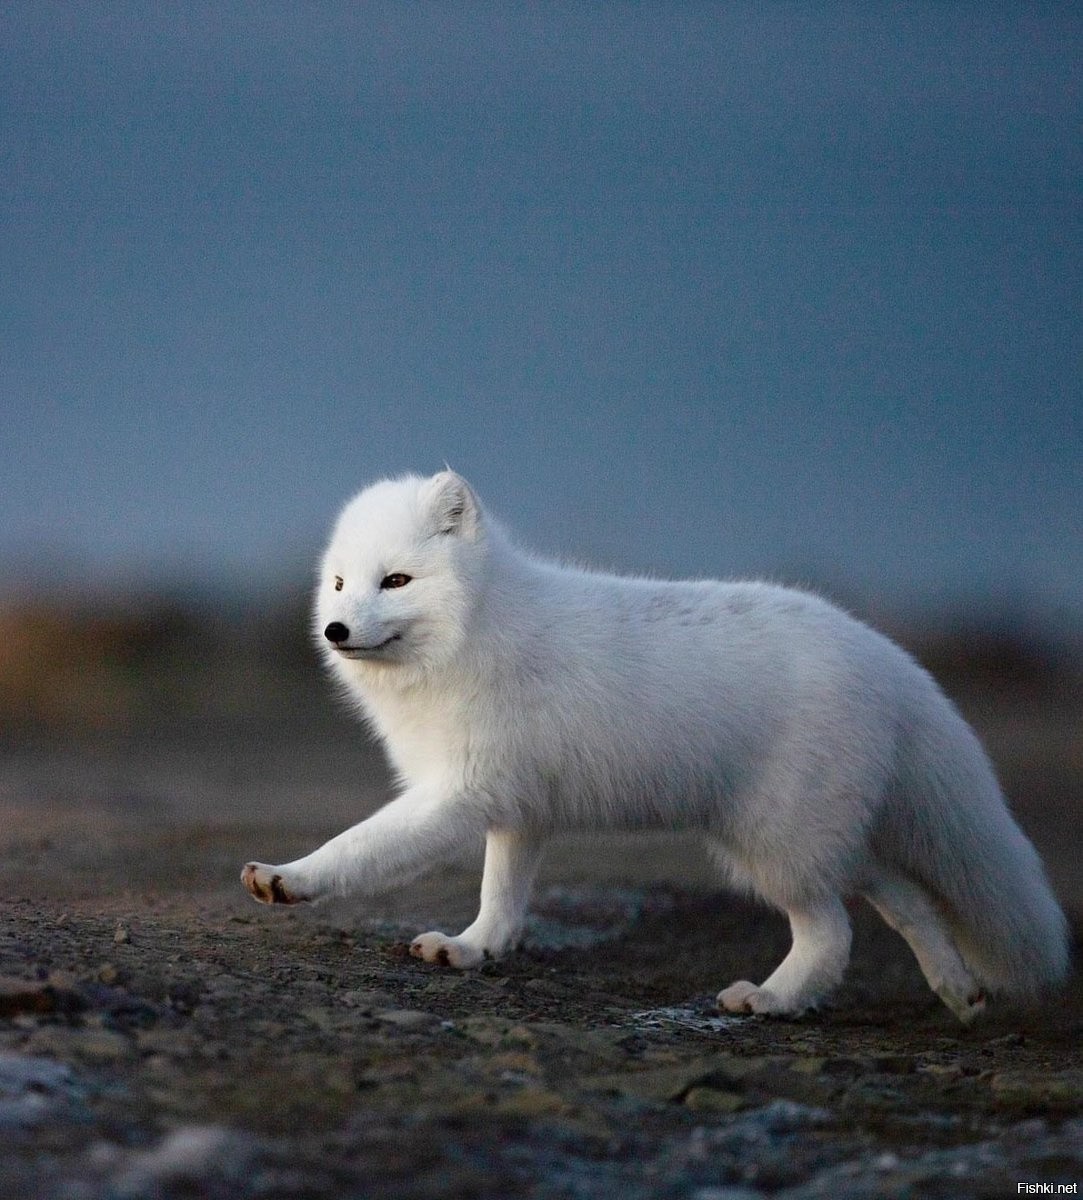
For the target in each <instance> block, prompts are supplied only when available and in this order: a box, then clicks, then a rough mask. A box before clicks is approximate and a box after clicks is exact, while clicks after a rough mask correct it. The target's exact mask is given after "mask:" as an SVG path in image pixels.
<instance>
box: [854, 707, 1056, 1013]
mask: <svg viewBox="0 0 1083 1200" xmlns="http://www.w3.org/2000/svg"><path fill="white" fill-rule="evenodd" d="M932 715H933V719H932V720H931V721H927V722H922V723H921V725H920V728H919V729H918V730H916V731H915V732H914V733H913V734H912V735H911V737H910V739H909V742H908V744H907V745H906V746H905V747H904V748H903V753H902V754H901V755H900V770H899V772H898V774H897V777H896V788H897V790H896V791H895V794H894V795H893V796H892V797H891V799H890V801H889V803H888V805H887V806H886V807H885V810H884V812H883V814H882V817H883V820H882V822H881V825H880V827H879V828H878V830H877V835H876V842H877V852H878V853H879V854H882V855H883V856H884V858H885V859H886V860H887V861H889V862H892V863H894V864H895V865H897V866H899V867H901V868H902V869H903V870H904V871H905V872H906V873H907V874H908V875H909V876H910V877H911V878H913V879H915V880H917V881H918V882H920V883H921V884H923V885H924V886H925V887H926V888H927V889H928V891H929V892H930V893H931V894H932V895H933V897H934V898H935V900H936V901H937V903H938V906H939V907H940V909H941V911H942V913H943V916H944V919H945V921H946V923H947V924H948V926H949V928H950V929H951V932H952V935H953V937H954V940H955V943H956V946H957V947H958V950H959V953H960V954H961V955H962V957H963V959H964V961H965V962H966V964H967V966H968V967H969V968H970V970H971V972H972V973H973V974H974V976H975V977H976V978H977V979H978V980H979V981H980V982H981V983H982V985H983V986H984V987H985V988H987V989H988V990H989V991H990V992H996V993H1001V994H1004V995H1006V996H1010V997H1013V998H1016V999H1020V1000H1030V999H1033V998H1035V997H1036V996H1037V995H1038V994H1040V993H1041V992H1043V991H1045V990H1046V989H1048V988H1050V987H1052V986H1054V985H1055V984H1057V983H1058V982H1059V981H1060V980H1061V979H1063V977H1064V975H1065V974H1066V973H1067V970H1068V965H1069V946H1068V924H1067V921H1066V920H1065V918H1064V914H1063V912H1061V909H1060V906H1059V905H1058V903H1057V901H1056V899H1055V897H1054V895H1053V891H1052V889H1051V888H1050V886H1049V882H1048V880H1047V879H1046V875H1045V870H1044V868H1043V866H1042V862H1041V859H1040V858H1039V857H1038V853H1037V851H1036V850H1035V849H1034V847H1033V846H1032V845H1031V844H1030V842H1029V841H1028V840H1027V838H1026V836H1025V835H1024V834H1023V832H1022V830H1021V829H1020V828H1019V826H1018V825H1017V824H1016V823H1015V821H1014V820H1013V818H1012V815H1011V813H1010V812H1009V811H1008V808H1007V806H1006V805H1005V803H1004V798H1003V796H1002V794H1001V791H1000V787H999V785H998V783H997V781H996V777H995V775H994V773H993V769H992V767H991V766H990V764H989V760H988V758H987V757H986V755H985V752H984V750H982V748H981V745H980V744H979V742H978V740H977V738H976V737H975V736H974V734H973V732H972V731H971V729H970V727H969V726H968V725H967V724H966V722H965V721H964V720H963V719H962V717H960V716H959V714H958V713H957V712H956V711H955V710H954V708H953V707H952V706H951V704H950V703H949V702H948V701H947V700H946V699H944V697H943V696H940V695H937V697H936V704H935V707H934V709H933V714H932Z"/></svg>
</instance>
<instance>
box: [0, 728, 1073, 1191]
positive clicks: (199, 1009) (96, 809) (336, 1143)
mask: <svg viewBox="0 0 1083 1200" xmlns="http://www.w3.org/2000/svg"><path fill="white" fill-rule="evenodd" d="M346 729H347V726H346V724H345V722H342V731H345V730H346ZM1001 732H1002V734H1003V738H1004V739H1006V740H1007V741H1010V739H1011V737H1013V736H1016V735H1017V734H1018V737H1019V738H1020V739H1021V743H1020V744H1022V743H1023V742H1025V741H1026V736H1025V734H1021V733H1019V732H1018V730H1017V731H1016V733H1015V734H1013V733H1012V732H1011V731H1010V730H1008V731H1001ZM332 736H334V737H339V736H342V734H341V732H335V733H334V734H333V735H332ZM1064 744H1065V745H1068V742H1067V741H1066V742H1065V743H1064ZM1062 758H1063V756H1062ZM1020 761H1021V760H1020ZM1058 761H1060V760H1058ZM1065 763H1067V766H1065V765H1064V764H1065ZM1024 765H1025V764H1024ZM1022 769H1023V768H1022V767H1020V770H1022ZM1078 782H1079V780H1078V777H1077V776H1076V774H1075V765H1074V759H1070V755H1069V758H1067V759H1064V760H1063V762H1061V768H1060V773H1059V774H1058V773H1057V771H1052V772H1051V773H1047V774H1046V775H1045V776H1044V782H1043V783H1042V785H1041V787H1039V788H1037V789H1035V788H1031V789H1030V791H1029V793H1028V794H1029V796H1030V803H1031V805H1032V807H1031V809H1029V810H1028V812H1029V813H1030V819H1029V823H1028V828H1030V829H1031V830H1032V832H1033V833H1034V834H1035V836H1036V838H1037V839H1038V841H1039V844H1040V845H1041V846H1042V849H1043V851H1044V852H1045V853H1046V854H1047V856H1048V857H1050V860H1051V867H1052V868H1053V875H1054V879H1055V881H1056V883H1057V886H1058V888H1059V890H1060V891H1061V893H1062V895H1065V894H1066V892H1071V895H1066V900H1067V901H1068V904H1069V908H1070V909H1071V911H1072V912H1073V915H1074V916H1075V917H1077V918H1078V912H1079V909H1078V907H1077V906H1076V903H1075V901H1076V898H1077V895H1078V893H1076V892H1074V891H1072V889H1073V888H1074V887H1075V882H1076V879H1077V871H1078V863H1079V838H1078V832H1077V821H1076V818H1075V813H1076V812H1077V811H1078V808H1077V807H1075V796H1074V795H1073V796H1072V798H1071V800H1072V803H1071V804H1069V803H1068V800H1067V799H1066V798H1065V795H1066V792H1065V789H1069V788H1074V787H1076V786H1077V784H1078ZM386 786H387V783H386V778H385V777H384V776H383V774H382V773H381V771H380V768H379V766H378V763H377V762H376V761H375V760H374V759H373V757H372V755H371V753H370V752H369V751H368V750H365V749H364V748H362V747H361V746H360V743H359V741H358V740H357V739H356V738H352V739H344V741H343V744H342V746H341V748H340V749H338V750H336V753H335V754H334V755H330V756H329V755H328V754H327V744H326V743H325V742H316V741H312V742H309V741H305V740H303V739H297V738H292V739H291V738H290V737H289V736H287V735H286V734H285V733H283V732H282V731H279V732H278V733H277V734H276V735H275V736H274V737H273V738H271V737H269V736H268V735H266V733H264V732H260V733H259V735H258V736H251V735H250V733H249V734H246V733H245V732H244V731H243V730H241V731H238V730H232V731H226V732H222V731H218V732H216V733H213V734H212V733H208V732H206V731H203V732H201V733H199V734H198V736H196V735H194V734H193V733H192V731H188V732H186V733H184V734H183V736H182V735H180V734H178V735H177V736H176V737H175V738H173V739H172V740H171V739H169V738H163V737H162V736H160V735H159V736H157V737H155V738H146V737H142V736H136V735H131V736H127V737H124V736H110V737H102V738H99V739H92V740H90V741H85V742H82V743H80V744H78V745H76V744H72V743H69V742H66V741H61V740H58V739H55V738H54V739H44V740H43V739H41V738H38V739H36V740H35V739H33V738H31V739H24V740H22V741H20V742H18V743H15V742H12V743H11V744H10V745H8V746H6V747H4V753H3V755H2V756H0V976H2V977H3V978H2V979H0V1147H2V1149H0V1196H3V1197H5V1198H6V1197H11V1198H13V1200H14V1198H18V1197H24V1196H25V1197H37V1196H41V1197H47V1198H50V1200H54V1198H55V1200H59V1198H64V1200H104V1198H106V1197H108V1198H110V1200H118V1198H125V1200H128V1198H130V1200H143V1198H148V1200H149V1198H158V1197H182V1196H209V1197H217V1196H222V1197H226V1196H228V1197H229V1198H230V1200H246V1198H248V1197H252V1198H255V1197H301V1196H304V1197H325V1196H326V1197H331V1196H335V1197H342V1196H364V1197H376V1198H378V1197H395V1198H400V1197H402V1198H418V1200H421V1198H428V1197H434V1198H435V1197H441V1198H450V1197H515V1196H520V1195H522V1196H534V1197H544V1198H546V1200H548V1198H554V1200H555V1198H557V1197H560V1198H569V1200H571V1198H575V1200H594V1198H597V1200H602V1198H609V1197H618V1196H619V1197H622V1198H627V1200H638V1198H640V1197H643V1198H647V1197H651V1198H655V1197H663V1198H669V1197H673V1198H677V1197H681V1198H688V1200H723V1198H727V1200H738V1198H748V1197H755V1196H785V1197H794V1198H797V1197H802V1198H803V1197H810V1198H811V1197H821V1196H822V1197H863V1196H870V1197H872V1196H877V1197H880V1196H917V1195H920V1196H923V1197H924V1196H941V1195H942V1196H945V1197H947V1196H952V1197H957V1196H989V1197H992V1196H1014V1195H1016V1194H1018V1193H1017V1185H1018V1184H1020V1183H1043V1184H1070V1185H1078V1184H1080V1183H1081V1182H1083V1051H1081V1037H1080V1035H1081V1032H1083V1002H1081V999H1080V993H1079V987H1078V983H1079V980H1078V977H1076V978H1074V979H1073V980H1072V983H1071V985H1070V987H1069V988H1068V989H1067V990H1066V992H1065V993H1064V994H1063V995H1062V996H1059V997H1057V998H1056V999H1055V1000H1052V1001H1050V1002H1049V1003H1048V1004H1047V1005H1046V1006H1044V1007H1042V1008H1041V1009H1039V1010H1037V1011H1035V1012H1031V1013H1028V1014H1020V1013H1013V1012H1001V1011H994V1012H993V1013H992V1014H991V1016H990V1017H989V1018H988V1019H986V1020H985V1021H984V1022H982V1023H980V1024H978V1025H976V1026H973V1027H969V1028H964V1027H963V1026H961V1025H959V1024H958V1023H957V1022H956V1021H955V1019H954V1018H953V1017H952V1016H951V1015H950V1014H949V1013H948V1012H947V1011H946V1010H945V1009H944V1008H943V1007H942V1006H941V1005H940V1004H939V1003H938V1002H937V1001H936V1000H935V999H934V998H933V997H932V996H931V994H930V993H929V992H928V990H927V989H926V987H925V985H924V983H923V981H922V979H921V976H920V974H919V973H918V971H917V969H916V966H915V965H914V963H913V961H912V959H911V957H910V955H909V952H908V950H907V949H906V947H905V945H904V944H903V943H902V942H901V941H900V940H899V939H898V938H897V937H896V936H895V935H894V934H892V933H890V932H889V931H888V930H887V929H886V928H884V927H883V926H882V925H881V924H880V923H879V922H878V921H877V920H876V919H875V918H874V917H873V916H871V914H869V913H867V912H865V911H864V910H855V922H856V929H857V936H856V941H855V952H854V961H853V964H852V967H851V971H850V973H849V976H848V979H847V982H846V984H845V986H844V987H843V989H842V990H841V992H840V993H839V994H838V996H837V998H836V1001H835V1003H834V1005H833V1006H832V1007H831V1008H830V1009H829V1010H827V1011H824V1012H821V1013H819V1014H816V1015H812V1016H809V1017H807V1018H805V1019H803V1020H801V1021H777V1020H765V1019H762V1018H752V1017H747V1018H745V1017H722V1016H720V1015H719V1014H718V1013H717V1012H716V1011H715V1010H714V1006H713V996H714V994H715V993H716V992H717V990H718V989H719V987H721V986H722V985H724V984H726V983H729V982H731V981H732V980H733V979H735V978H753V979H755V978H757V977H759V976H762V975H766V974H767V973H768V972H769V971H770V969H771V968H772V967H773V965H775V963H776V962H777V960H778V959H779V958H780V957H781V955H782V953H783V952H784V950H785V948H786V944H787V938H786V929H785V925H784V923H783V921H782V920H781V919H780V918H779V917H778V916H777V915H775V914H773V913H771V912H769V911H766V910H764V909H761V908H757V907H754V906H751V905H748V904H746V903H743V902H740V901H737V900H734V899H733V898H732V897H730V896H727V895H725V894H722V893H720V892H718V891H717V890H716V888H715V886H714V884H713V883H712V880H711V877H710V874H709V871H708V868H707V864H706V862H705V860H703V859H702V858H701V857H699V852H698V851H697V849H696V848H695V847H694V846H692V845H690V844H688V843H685V842H683V841H681V840H680V839H646V840H634V839H608V840H604V841H591V842H575V841H568V842H566V843H562V844H560V845H558V846H556V847H554V849H553V852H552V853H551V854H550V856H549V859H548V861H547V865H546V871H545V874H544V876H543V878H542V881H541V884H540V886H539V890H538V894H537V898H536V902H535V904H534V907H533V910H532V921H531V927H530V936H529V939H528V942H527V945H526V946H525V948H524V949H523V950H522V952H520V953H519V954H517V955H515V956H513V957H511V958H509V959H507V960H505V961H502V962H497V963H490V964H487V965H486V966H485V967H484V968H482V969H481V970H480V971H477V972H475V973H470V974H457V973H454V972H450V971H448V970H447V969H444V968H439V967H433V966H427V965H425V964H422V963H419V962H418V961H416V960H414V959H412V958H410V957H409V956H408V954H407V953H406V949H405V944H406V942H407V941H408V939H409V938H410V937H412V936H413V935H414V934H415V933H417V932H418V931H420V930H424V929H429V928H452V929H454V927H455V926H456V925H457V924H461V923H465V922H466V921H468V920H469V918H470V917H471V916H472V913H471V911H470V910H471V906H472V904H473V903H474V899H475V895H476V888H477V880H478V864H477V863H476V862H466V863H462V864H455V865H453V866H452V867H450V868H447V869H444V870H442V871H440V872H439V873H437V874H436V875H434V876H433V877H432V878H431V879H429V880H428V881H424V882H422V883H419V884H414V885H412V886H410V887H408V888H405V889H403V890H402V891H401V892H400V893H399V894H397V895H396V896H395V897H392V898H389V899H388V900H387V901H386V902H383V903H381V905H379V906H368V907H366V908H359V907H353V908H351V907H347V906H336V907H331V908H319V909H301V908H295V909H273V910H272V909H266V908H262V907H259V906H257V905H255V904H254V903H253V902H252V901H251V900H250V899H249V898H248V897H247V896H246V895H245V894H244V893H243V892H242V891H241V888H240V885H239V882H238V879H237V875H238V872H239V868H240V865H241V864H242V863H243V862H244V861H246V860H247V859H248V858H251V857H258V858H263V859H265V860H266V861H283V860H285V859H286V858H288V857H291V856H293V855H294V854H296V853H299V852H301V851H303V850H305V849H308V848H311V847H312V846H314V845H315V844H317V843H318V842H319V841H320V840H322V839H323V838H324V837H326V836H328V835H329V834H331V833H334V832H337V830H338V829H339V828H342V827H343V826H345V825H346V824H348V823H350V822H351V821H352V820H354V819H356V818H357V816H359V815H361V814H363V812H364V811H366V810H367V809H371V807H372V806H373V805H374V804H375V803H377V802H378V801H379V800H380V798H381V797H383V796H386V794H387V791H386ZM1055 831H1058V832H1056V836H1054V832H1055Z"/></svg>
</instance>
